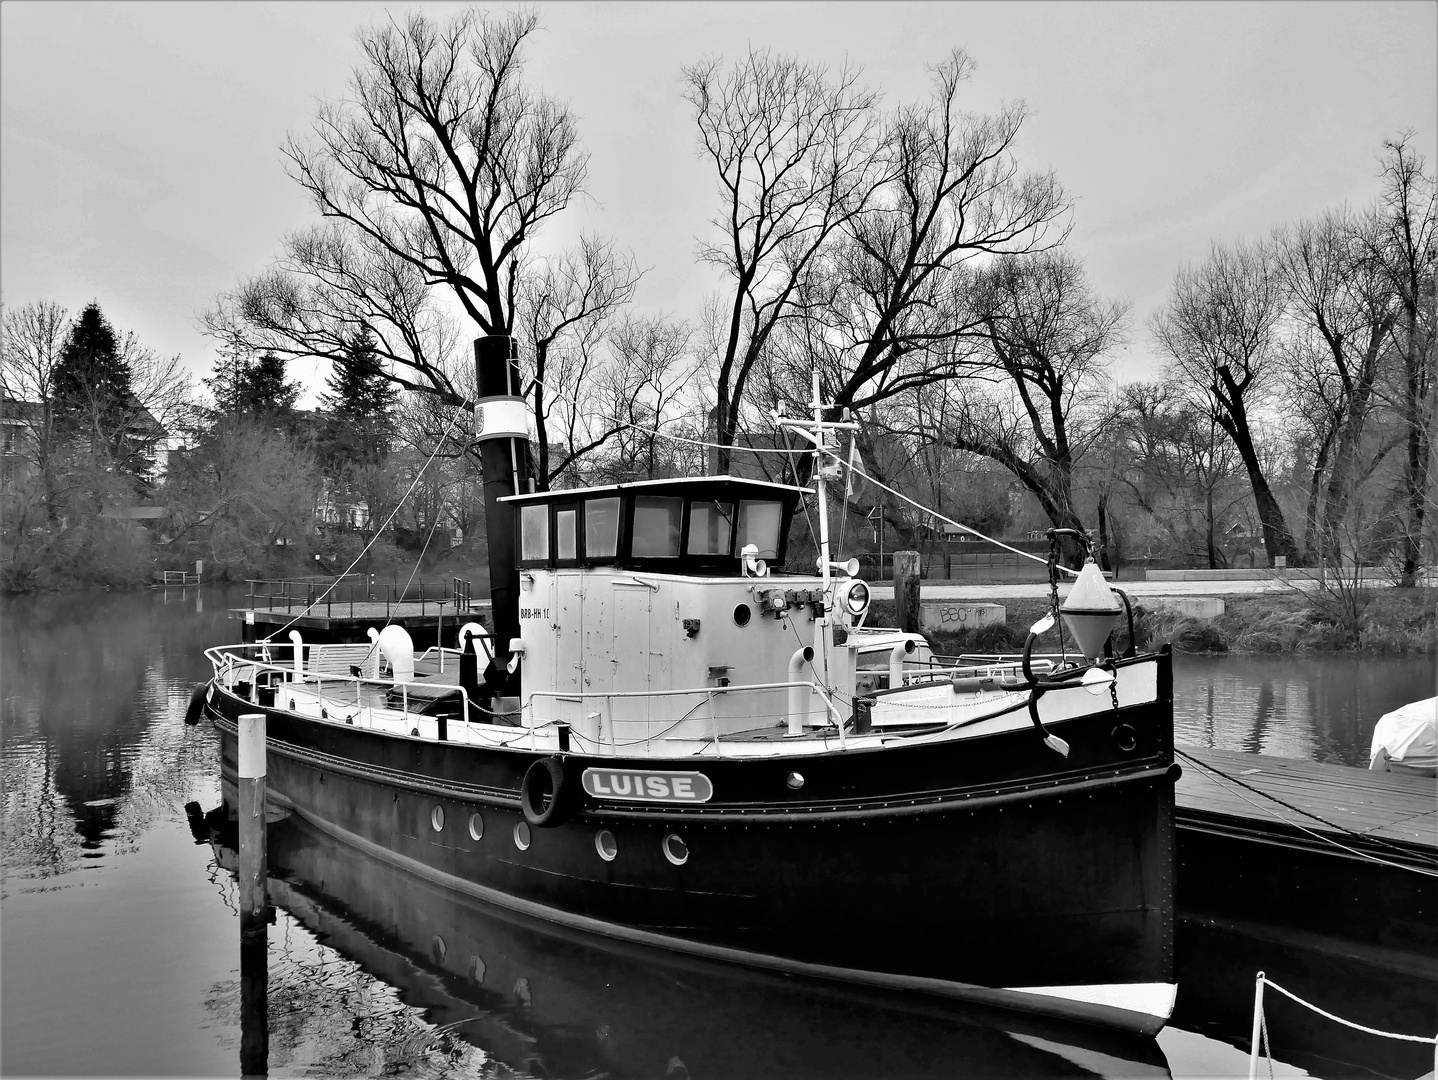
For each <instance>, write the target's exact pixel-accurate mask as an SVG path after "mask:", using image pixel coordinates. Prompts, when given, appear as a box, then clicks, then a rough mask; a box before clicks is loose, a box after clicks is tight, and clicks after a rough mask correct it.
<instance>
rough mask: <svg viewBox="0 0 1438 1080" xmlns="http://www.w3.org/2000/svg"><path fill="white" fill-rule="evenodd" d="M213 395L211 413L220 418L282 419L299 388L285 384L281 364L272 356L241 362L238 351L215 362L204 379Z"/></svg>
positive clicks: (292, 403) (266, 355) (283, 367)
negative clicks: (213, 408) (214, 412)
mask: <svg viewBox="0 0 1438 1080" xmlns="http://www.w3.org/2000/svg"><path fill="white" fill-rule="evenodd" d="M204 382H205V385H206V386H207V387H209V390H210V393H211V394H213V395H214V396H215V411H216V412H217V413H218V414H220V415H222V416H252V417H255V418H257V419H275V418H284V417H286V416H288V414H289V413H290V412H291V411H292V410H293V409H294V407H295V402H296V401H298V400H299V397H300V389H301V388H300V385H299V384H298V383H291V382H286V381H285V362H284V361H283V360H281V359H280V358H279V357H278V356H275V355H273V354H272V353H265V354H264V355H263V356H261V357H260V358H259V359H258V360H246V359H243V358H242V357H241V356H240V355H239V352H238V350H236V351H235V352H230V353H224V354H222V355H221V356H220V358H219V359H218V360H216V361H215V368H214V373H213V374H212V375H210V377H209V378H207V379H205V380H204Z"/></svg>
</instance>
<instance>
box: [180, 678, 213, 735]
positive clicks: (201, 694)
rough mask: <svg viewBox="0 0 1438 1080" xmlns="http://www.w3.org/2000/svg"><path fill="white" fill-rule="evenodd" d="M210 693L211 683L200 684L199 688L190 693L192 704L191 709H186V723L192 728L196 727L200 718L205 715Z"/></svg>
mask: <svg viewBox="0 0 1438 1080" xmlns="http://www.w3.org/2000/svg"><path fill="white" fill-rule="evenodd" d="M209 693H210V684H209V683H200V685H199V686H197V687H195V688H194V689H193V690H191V691H190V704H189V707H188V708H186V709H185V723H186V724H188V725H189V726H190V727H194V726H195V725H196V724H198V723H199V722H200V717H201V716H203V715H204V712H205V699H206V698H207V697H208V696H209Z"/></svg>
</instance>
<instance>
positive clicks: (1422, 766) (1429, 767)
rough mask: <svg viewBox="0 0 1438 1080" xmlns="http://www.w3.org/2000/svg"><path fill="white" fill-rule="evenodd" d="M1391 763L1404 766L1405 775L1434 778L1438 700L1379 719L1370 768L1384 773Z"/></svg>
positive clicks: (1437, 757)
mask: <svg viewBox="0 0 1438 1080" xmlns="http://www.w3.org/2000/svg"><path fill="white" fill-rule="evenodd" d="M1389 762H1392V763H1393V764H1395V765H1399V764H1401V765H1402V766H1404V768H1403V770H1402V771H1404V772H1410V771H1415V770H1424V771H1426V772H1427V774H1428V775H1429V776H1431V775H1433V769H1434V767H1435V766H1438V697H1431V698H1425V699H1424V700H1422V701H1415V702H1413V703H1411V704H1409V705H1404V706H1403V707H1402V708H1401V709H1394V710H1393V711H1392V712H1391V713H1387V714H1385V715H1384V716H1383V717H1381V718H1380V719H1379V721H1378V726H1377V727H1376V728H1374V729H1373V749H1372V751H1371V752H1370V754H1369V763H1368V767H1369V768H1370V769H1376V770H1379V771H1384V770H1386V769H1387V768H1388V763H1389Z"/></svg>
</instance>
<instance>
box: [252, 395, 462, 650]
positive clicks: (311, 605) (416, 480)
mask: <svg viewBox="0 0 1438 1080" xmlns="http://www.w3.org/2000/svg"><path fill="white" fill-rule="evenodd" d="M460 415H461V414H460V412H459V411H458V410H456V411H455V414H454V415H453V416H451V417H450V419H449V426H448V427H447V428H445V429H444V434H443V435H441V436H440V437H439V442H438V443H436V444H435V447H434V451H433V452H432V453H431V454H430V455H429V458H428V459H427V460H426V461H425V463H424V464H423V465H422V466H420V470H419V472H417V473H415V477H414V480H413V482H411V483H410V485H409V490H408V491H406V492H405V493H404V494H403V495H402V496H401V497H400V500H399V502H398V503H396V504H395V508H394V509H393V510H391V511H390V513H389V517H387V518H385V519H384V524H382V525H381V526H380V527H379V528H378V529H376V530H375V533H374V535H373V536H371V537H370V538H369V542H368V543H367V544H365V546H364V547H363V548H361V549H360V553H359V554H358V555H356V556H355V557H354V561H353V562H351V563H350V564H349V565H348V566H347V567H345V569H344V573H342V574H340V575H339V576H338V577H336V578H335V579H334V581H332V582H330V585H329V588H327V589H325V591H324V592H322V593H320V595H319V596H317V597H315V599H313V600H311V601H310V602H309V603H308V604H306V605H305V606H304V607H303V608H301V609H300V613H299V614H298V615H296V616H295V617H294V618H293V619H291V620H290V621H289V622H287V623H285V625H284V626H282V627H280V628H279V629H278V630H276V631H275V632H274V633H272V634H267V635H266V636H265V638H264V641H265V643H266V644H269V643H270V642H272V641H273V639H274V638H276V637H279V636H280V635H281V634H283V633H284V632H285V631H286V630H288V629H289V628H290V627H292V626H294V625H295V623H297V622H299V621H300V620H301V619H303V618H304V617H305V616H306V615H308V614H309V613H310V611H311V610H312V609H313V608H314V606H315V605H316V604H318V603H319V602H320V601H321V600H323V599H324V598H325V597H327V596H329V594H330V593H332V592H334V590H335V587H336V586H337V585H339V583H340V582H341V581H343V580H344V579H345V578H347V577H348V576H349V575H350V572H351V571H352V570H354V568H355V567H356V566H358V565H359V562H360V560H361V559H363V558H364V557H365V555H366V554H367V553H368V552H369V549H370V548H372V547H374V545H375V542H376V541H377V540H379V538H380V536H382V535H383V534H384V531H385V530H386V529H387V528H389V524H390V522H391V521H393V520H394V518H395V515H396V514H398V513H399V512H400V510H401V508H403V506H404V504H405V503H406V502H408V501H409V497H410V496H411V495H413V494H414V489H415V488H417V487H419V482H420V480H422V479H423V478H424V474H425V472H426V471H427V470H428V469H429V467H430V466H431V465H433V464H434V459H435V458H436V457H438V456H439V452H440V450H441V449H443V447H444V444H445V442H446V441H447V440H448V439H449V433H450V432H451V431H453V430H454V425H455V422H456V421H457V420H459V417H460ZM436 520H438V519H436ZM431 535H433V530H432V529H431ZM425 546H426V547H428V546H429V544H428V541H426V542H425ZM410 580H411V581H413V580H414V579H413V577H412V576H411V578H410ZM406 588H408V586H406Z"/></svg>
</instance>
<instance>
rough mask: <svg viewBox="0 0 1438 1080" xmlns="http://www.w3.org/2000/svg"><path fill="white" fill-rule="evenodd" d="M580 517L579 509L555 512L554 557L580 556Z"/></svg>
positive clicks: (574, 557) (564, 558)
mask: <svg viewBox="0 0 1438 1080" xmlns="http://www.w3.org/2000/svg"><path fill="white" fill-rule="evenodd" d="M578 518H579V512H578V511H577V510H556V511H555V512H554V557H555V558H556V559H559V560H560V561H564V560H566V559H567V560H569V561H570V562H573V561H574V560H575V559H578V558H579V538H578V529H577V522H578Z"/></svg>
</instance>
